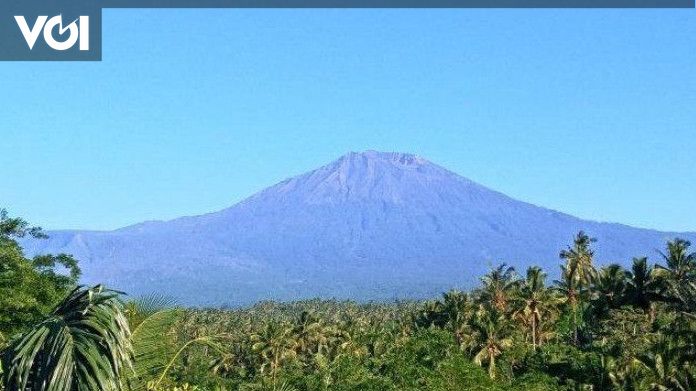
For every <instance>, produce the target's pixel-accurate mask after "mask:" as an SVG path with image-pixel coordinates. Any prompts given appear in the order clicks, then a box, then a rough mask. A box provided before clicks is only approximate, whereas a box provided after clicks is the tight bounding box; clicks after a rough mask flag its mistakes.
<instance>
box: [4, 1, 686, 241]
mask: <svg viewBox="0 0 696 391" xmlns="http://www.w3.org/2000/svg"><path fill="white" fill-rule="evenodd" d="M695 37H696V12H694V10H659V11H658V10H105V11H104V39H103V62H101V63H0V90H1V91H2V94H0V132H1V134H0V135H1V138H0V178H1V179H2V185H0V206H4V207H6V208H8V209H9V210H10V211H11V213H12V214H15V215H21V216H24V217H25V218H27V219H29V220H31V221H32V222H34V223H37V224H41V225H43V226H44V227H46V228H94V229H110V228H117V227H120V226H124V225H127V224H131V223H135V222H139V221H143V220H150V219H169V218H174V217H178V216H181V215H193V214H200V213H205V212H210V211H214V210H218V209H222V208H225V207H227V206H230V205H232V204H233V203H235V202H236V201H239V200H241V199H243V198H244V197H246V196H248V195H251V194H253V193H254V192H256V191H258V190H261V189H263V188H264V187H266V186H269V185H272V184H274V183H276V182H278V181H280V180H282V179H284V178H286V177H289V176H293V175H296V174H299V173H302V172H304V171H307V170H310V169H313V168H316V167H317V166H320V165H322V164H325V163H327V162H329V161H331V160H333V159H335V158H336V157H338V156H340V155H342V154H343V153H345V152H347V151H360V150H365V149H377V150H387V151H401V152H413V153H417V154H420V155H422V156H424V157H426V158H428V159H429V160H431V161H434V162H436V163H439V164H441V165H443V166H445V167H447V168H449V169H451V170H453V171H455V172H457V173H459V174H462V175H464V176H466V177H469V178H471V179H473V180H475V181H477V182H479V183H482V184H484V185H486V186H489V187H491V188H493V189H496V190H499V191H502V192H504V193H506V194H508V195H510V196H512V197H515V198H518V199H521V200H524V201H528V202H532V203H535V204H538V205H542V206H546V207H550V208H553V209H557V210H561V211H564V212H567V213H571V214H574V215H577V216H579V217H583V218H591V219H596V220H602V221H616V222H622V223H626V224H630V225H635V226H640V227H651V228H659V229H665V230H689V231H696V202H695V201H696V75H695V74H694V70H696V38H695Z"/></svg>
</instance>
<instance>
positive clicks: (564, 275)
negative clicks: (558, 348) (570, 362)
mask: <svg viewBox="0 0 696 391" xmlns="http://www.w3.org/2000/svg"><path fill="white" fill-rule="evenodd" d="M576 266H577V265H576V264H568V265H561V279H560V280H555V281H554V283H555V284H556V290H557V291H558V292H559V293H560V294H561V295H562V296H563V297H564V301H565V304H566V305H567V306H568V307H569V308H570V311H571V314H572V322H573V342H574V343H575V345H577V344H578V327H579V325H578V307H579V306H580V298H581V295H582V294H583V293H584V290H583V289H582V286H581V285H580V284H579V280H578V278H576V274H575V273H576V270H577V268H576Z"/></svg>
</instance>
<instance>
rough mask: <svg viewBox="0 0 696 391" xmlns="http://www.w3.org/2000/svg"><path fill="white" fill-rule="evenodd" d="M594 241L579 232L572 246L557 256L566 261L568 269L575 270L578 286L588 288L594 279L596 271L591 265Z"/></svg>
mask: <svg viewBox="0 0 696 391" xmlns="http://www.w3.org/2000/svg"><path fill="white" fill-rule="evenodd" d="M596 241H597V239H595V238H591V237H589V236H587V234H585V232H583V231H580V232H578V234H577V235H576V236H575V239H574V240H573V246H572V247H571V246H568V248H567V249H565V250H562V251H561V252H560V254H559V256H560V257H561V259H563V260H565V261H566V265H568V268H569V269H573V270H575V273H574V277H575V278H576V279H577V280H578V284H579V285H580V286H585V287H587V286H589V285H590V284H591V283H592V282H593V280H594V278H595V275H596V271H595V268H594V265H593V263H592V261H593V257H594V251H593V250H592V248H591V245H592V243H594V242H596Z"/></svg>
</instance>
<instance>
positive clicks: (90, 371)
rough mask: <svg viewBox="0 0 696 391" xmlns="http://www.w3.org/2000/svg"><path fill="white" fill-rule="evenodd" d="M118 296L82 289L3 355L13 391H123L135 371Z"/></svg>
mask: <svg viewBox="0 0 696 391" xmlns="http://www.w3.org/2000/svg"><path fill="white" fill-rule="evenodd" d="M118 295H119V293H118V292H115V291H111V290H108V289H105V288H104V287H102V286H101V285H97V286H95V287H93V288H89V289H83V288H76V289H75V290H73V291H72V292H71V293H70V294H69V295H68V296H67V297H66V298H65V300H63V301H62V302H61V303H60V304H59V305H58V306H57V307H56V308H55V309H54V310H53V312H52V313H51V315H50V316H48V318H46V319H45V320H44V321H43V322H41V323H39V324H38V325H36V326H35V327H33V328H32V329H31V330H29V331H28V332H27V333H26V334H24V335H23V336H21V337H20V338H19V339H18V340H16V341H15V343H13V344H12V345H10V347H9V348H8V349H7V350H6V351H5V352H4V354H3V362H4V363H3V366H4V367H5V368H6V371H7V372H6V373H5V379H4V380H5V384H6V387H7V391H29V390H31V391H39V390H41V391H120V390H126V389H127V384H126V382H125V381H124V380H123V379H124V378H125V377H126V376H125V375H126V374H127V373H128V372H130V371H131V359H132V347H131V341H130V329H129V327H128V322H127V320H126V317H125V316H124V314H123V308H122V305H121V302H120V301H119V299H118Z"/></svg>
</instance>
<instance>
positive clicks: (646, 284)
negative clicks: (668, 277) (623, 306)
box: [626, 257, 664, 322]
mask: <svg viewBox="0 0 696 391" xmlns="http://www.w3.org/2000/svg"><path fill="white" fill-rule="evenodd" d="M663 290H664V287H663V284H662V283H661V281H660V280H659V279H658V278H657V277H656V274H655V273H654V268H653V266H649V265H648V258H646V257H642V258H633V266H632V267H631V271H630V272H628V281H627V283H626V300H627V302H628V303H629V304H630V305H632V306H633V307H635V308H640V309H641V310H643V312H645V313H646V314H648V316H649V319H650V321H651V322H652V321H653V320H654V319H655V305H654V303H655V302H656V301H660V300H662V299H663V298H664V293H663Z"/></svg>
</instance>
